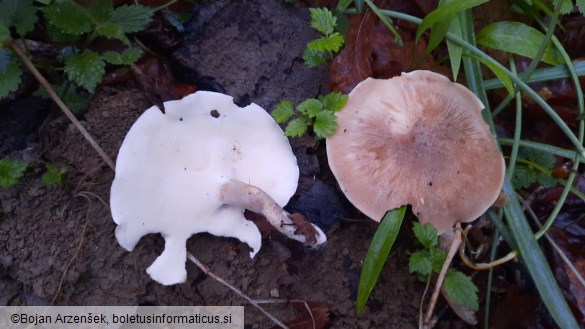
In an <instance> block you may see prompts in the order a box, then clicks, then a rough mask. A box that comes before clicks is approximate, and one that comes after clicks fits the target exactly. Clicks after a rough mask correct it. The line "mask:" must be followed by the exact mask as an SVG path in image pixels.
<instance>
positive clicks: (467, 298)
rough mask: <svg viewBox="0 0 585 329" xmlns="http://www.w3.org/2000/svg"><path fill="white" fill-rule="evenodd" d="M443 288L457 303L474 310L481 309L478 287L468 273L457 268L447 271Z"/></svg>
mask: <svg viewBox="0 0 585 329" xmlns="http://www.w3.org/2000/svg"><path fill="white" fill-rule="evenodd" d="M443 289H445V292H446V293H447V296H449V298H450V299H451V300H452V301H454V302H455V303H457V304H459V305H464V306H467V307H469V308H470V309H471V310H472V311H477V310H479V299H478V298H477V291H478V289H477V287H476V286H475V284H473V282H472V281H471V278H469V277H468V276H467V275H465V274H463V273H461V272H459V271H456V270H449V271H447V275H445V282H443Z"/></svg>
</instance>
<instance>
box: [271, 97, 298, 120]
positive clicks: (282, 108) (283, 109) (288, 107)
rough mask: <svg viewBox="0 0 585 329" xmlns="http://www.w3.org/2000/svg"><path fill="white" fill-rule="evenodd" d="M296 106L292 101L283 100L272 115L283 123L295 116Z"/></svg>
mask: <svg viewBox="0 0 585 329" xmlns="http://www.w3.org/2000/svg"><path fill="white" fill-rule="evenodd" d="M294 111H295V106H294V104H293V102H291V101H287V100H285V101H282V102H280V103H278V105H276V107H275V108H274V110H272V113H270V114H271V115H272V117H273V118H274V120H275V121H276V122H277V123H283V122H285V121H286V120H288V119H290V118H291V117H292V116H293V113H294Z"/></svg>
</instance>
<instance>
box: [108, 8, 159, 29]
mask: <svg viewBox="0 0 585 329" xmlns="http://www.w3.org/2000/svg"><path fill="white" fill-rule="evenodd" d="M153 14H154V11H153V10H152V9H150V8H147V7H144V6H141V5H131V6H128V5H123V6H120V7H118V8H116V9H115V10H114V13H113V15H112V20H111V22H112V23H115V24H118V25H120V27H121V28H122V31H123V32H124V33H133V32H138V31H140V30H142V29H144V27H145V26H146V25H147V24H149V23H150V19H151V17H152V15H153Z"/></svg>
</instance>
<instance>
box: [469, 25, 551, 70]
mask: <svg viewBox="0 0 585 329" xmlns="http://www.w3.org/2000/svg"><path fill="white" fill-rule="evenodd" d="M544 38H545V37H544V34H543V33H542V32H540V31H538V30H537V29H535V28H533V27H531V26H528V25H526V24H524V23H520V22H497V23H493V24H490V25H488V26H486V27H484V28H483V29H482V30H481V31H479V32H478V33H477V43H478V44H480V45H482V46H484V47H489V48H493V49H497V50H501V51H506V52H509V53H512V54H517V55H522V56H525V57H528V58H534V56H536V54H537V53H538V50H539V49H540V45H541V44H542V42H543V41H544ZM542 61H543V62H545V63H548V64H552V65H557V64H562V63H563V60H562V58H561V56H560V54H559V53H558V52H557V51H556V50H555V49H554V48H553V47H552V44H549V45H548V46H547V47H546V50H545V52H544V54H543V55H542Z"/></svg>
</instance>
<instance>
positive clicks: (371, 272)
mask: <svg viewBox="0 0 585 329" xmlns="http://www.w3.org/2000/svg"><path fill="white" fill-rule="evenodd" d="M405 213H406V206H402V207H400V208H396V209H393V210H390V211H388V212H387V213H386V214H385V215H384V218H383V219H382V220H381V221H380V226H378V229H377V230H376V233H375V234H374V238H372V242H371V243H370V247H369V248H368V253H367V254H366V258H365V259H364V265H363V266H362V274H361V275H360V283H359V286H358V296H357V305H356V313H357V314H358V315H359V314H360V313H361V312H362V311H363V309H364V307H365V306H366V302H367V301H368V297H369V296H370V294H371V293H372V289H374V285H375V284H376V281H378V277H379V276H380V273H381V272H382V268H383V267H384V264H385V263H386V260H387V259H388V255H389V254H390V250H391V249H392V246H393V245H394V241H396V236H397V235H398V232H399V231H400V226H401V225H402V221H403V220H404V214H405Z"/></svg>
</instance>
